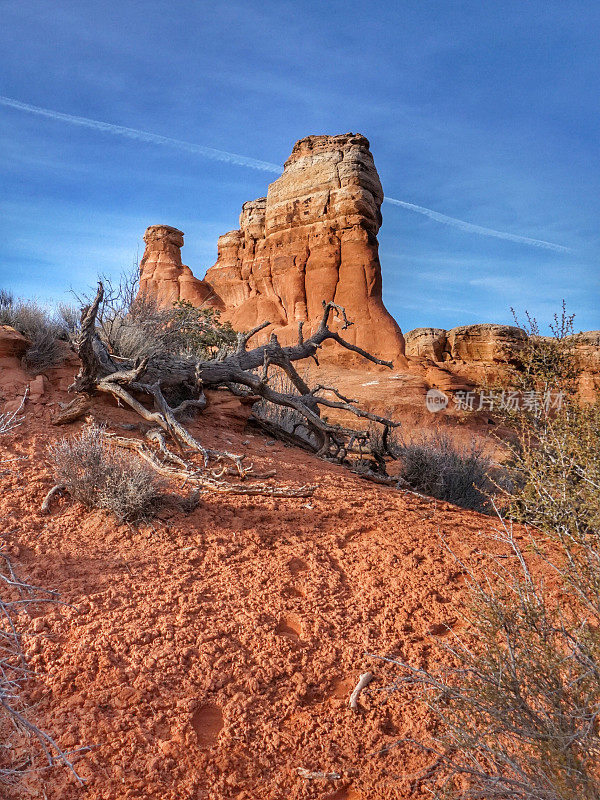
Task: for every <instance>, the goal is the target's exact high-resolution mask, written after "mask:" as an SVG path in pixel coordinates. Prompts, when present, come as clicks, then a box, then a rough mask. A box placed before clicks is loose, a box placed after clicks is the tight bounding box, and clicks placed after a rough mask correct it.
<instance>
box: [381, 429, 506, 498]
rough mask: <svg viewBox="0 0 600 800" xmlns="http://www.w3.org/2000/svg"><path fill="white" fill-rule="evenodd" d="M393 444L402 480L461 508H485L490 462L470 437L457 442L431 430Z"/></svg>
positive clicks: (489, 490) (440, 432)
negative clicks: (465, 441)
mask: <svg viewBox="0 0 600 800" xmlns="http://www.w3.org/2000/svg"><path fill="white" fill-rule="evenodd" d="M396 448H397V451H398V454H399V458H400V463H401V468H400V473H399V476H398V477H399V478H400V479H401V481H402V482H405V483H406V484H408V485H409V486H411V487H412V488H413V489H415V490H417V491H419V492H423V494H427V495H429V496H431V497H435V498H437V499H438V500H446V501H447V502H449V503H454V504H455V505H457V506H461V507H462V508H469V509H473V510H475V511H483V512H484V511H487V510H489V507H490V501H489V493H490V492H491V491H492V489H493V488H494V486H493V483H492V481H491V480H490V478H489V473H490V470H491V467H492V462H491V459H490V458H489V457H488V456H487V455H486V454H485V452H484V450H483V447H482V446H481V445H479V444H478V443H477V442H476V441H475V440H474V439H473V440H472V441H471V442H470V443H469V444H468V445H461V444H459V443H458V442H456V441H455V440H454V439H453V438H452V437H451V436H450V435H449V434H448V433H445V432H443V431H438V430H435V431H433V432H431V433H421V434H420V435H416V436H414V437H413V438H412V439H410V440H408V441H404V440H402V439H400V440H399V441H397V442H396Z"/></svg>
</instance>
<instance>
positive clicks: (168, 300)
mask: <svg viewBox="0 0 600 800" xmlns="http://www.w3.org/2000/svg"><path fill="white" fill-rule="evenodd" d="M144 241H145V242H146V250H145V251H144V255H143V257H142V260H141V262H140V295H145V296H147V297H152V298H154V299H156V301H157V302H158V304H159V305H161V306H171V305H173V303H176V302H177V301H178V300H187V301H189V302H190V303H193V304H194V305H196V306H202V305H205V304H206V303H207V301H209V302H210V305H213V306H218V307H221V304H220V302H219V300H218V298H217V297H215V294H214V292H213V291H212V289H211V287H210V286H209V285H208V284H206V283H205V282H204V281H201V280H199V279H198V278H195V277H194V275H193V274H192V271H191V269H190V268H189V267H186V266H185V264H182V263H181V248H182V247H183V232H182V231H180V230H177V228H171V227H170V226H169V225H151V226H150V227H149V228H147V230H146V233H145V234H144Z"/></svg>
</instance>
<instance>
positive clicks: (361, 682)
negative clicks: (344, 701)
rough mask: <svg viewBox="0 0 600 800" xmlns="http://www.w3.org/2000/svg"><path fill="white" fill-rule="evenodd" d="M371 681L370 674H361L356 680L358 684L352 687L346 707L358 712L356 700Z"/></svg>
mask: <svg viewBox="0 0 600 800" xmlns="http://www.w3.org/2000/svg"><path fill="white" fill-rule="evenodd" d="M372 680H373V673H372V672H363V674H362V675H361V676H360V678H359V679H358V683H357V684H356V686H355V687H354V691H353V692H352V694H351V695H350V700H349V701H348V705H349V706H350V708H351V709H352V710H353V711H358V698H359V697H360V693H361V692H362V690H363V689H365V688H366V687H367V686H368V685H369V684H370V683H371V681H372Z"/></svg>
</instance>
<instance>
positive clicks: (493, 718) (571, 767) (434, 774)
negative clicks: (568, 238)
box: [396, 310, 600, 800]
mask: <svg viewBox="0 0 600 800" xmlns="http://www.w3.org/2000/svg"><path fill="white" fill-rule="evenodd" d="M562 320H563V322H564V320H565V314H564V310H563V316H562ZM534 324H535V322H534ZM570 326H572V319H571V320H570V321H569V324H568V325H567V326H566V328H565V326H564V325H563V326H562V327H561V326H559V327H558V328H557V329H556V330H555V335H554V338H553V340H544V339H541V338H538V339H537V340H535V339H534V340H533V341H532V344H531V347H530V353H529V356H528V357H527V358H528V360H527V368H526V369H525V370H524V371H523V373H522V374H523V375H524V378H525V380H526V385H527V386H528V387H530V388H533V389H536V390H539V389H540V388H544V389H550V390H554V391H558V390H560V391H563V392H564V393H565V398H564V404H563V405H562V406H561V407H560V408H558V409H552V410H549V409H545V408H543V407H542V408H533V409H531V410H530V411H529V412H527V413H522V414H521V415H520V417H519V418H518V421H517V420H515V424H516V425H517V434H518V438H517V442H516V444H515V445H514V447H513V450H512V457H511V459H510V462H509V465H508V468H509V474H510V477H511V481H512V488H513V491H512V493H510V494H507V495H506V497H505V500H506V503H505V508H506V514H507V515H508V516H507V517H504V518H502V517H501V516H499V517H498V524H497V526H496V533H495V535H493V537H492V539H493V544H494V546H495V548H496V549H497V548H498V546H499V547H500V548H501V553H500V554H499V557H498V555H492V554H491V552H489V549H488V547H487V546H486V541H487V540H486V538H485V537H484V536H482V541H481V548H480V551H479V552H480V553H481V555H483V556H484V561H483V563H481V562H480V563H479V564H478V565H477V569H475V568H474V567H473V566H471V565H470V564H468V563H464V562H462V561H459V562H458V566H459V567H460V569H461V570H462V571H463V573H464V574H465V575H466V576H467V578H468V581H469V586H470V594H471V602H470V605H469V607H468V608H467V609H466V611H465V614H464V620H463V623H464V625H463V629H464V630H465V634H464V635H461V634H458V633H453V634H452V636H451V637H450V639H447V640H445V641H443V642H440V645H441V646H442V647H443V648H444V649H445V650H446V652H447V654H448V655H449V656H450V658H451V660H452V662H453V666H452V667H449V668H445V669H441V670H426V669H421V668H420V667H419V666H416V665H411V664H408V663H402V662H400V661H397V662H396V663H397V664H398V666H399V668H400V672H401V676H400V677H399V680H398V684H397V688H398V689H399V690H401V691H404V690H405V687H407V686H412V687H413V688H416V689H417V690H418V691H419V693H420V694H421V697H422V699H423V700H424V702H425V703H427V705H428V706H429V708H430V709H431V710H432V712H433V715H434V718H435V720H436V726H435V730H436V732H435V734H434V736H433V738H432V740H431V741H429V742H421V743H420V745H421V746H422V747H423V748H425V750H426V751H427V752H428V753H429V754H430V756H431V758H432V764H431V766H430V767H429V768H428V769H427V770H425V771H424V772H423V773H422V774H421V776H419V778H418V781H417V783H418V784H419V785H421V786H423V785H427V786H428V787H429V788H430V790H431V791H432V792H433V793H434V795H435V796H437V797H447V798H462V799H464V800H467V798H481V800H484V799H485V800H597V799H598V798H599V797H600V761H599V759H598V754H599V752H600V730H599V719H600V629H599V627H598V620H599V619H600V525H599V523H600V502H599V498H600V494H599V490H600V456H599V453H600V405H599V404H598V403H596V404H593V405H582V404H581V403H580V402H579V401H578V398H577V397H576V395H575V381H574V380H573V378H574V376H576V373H577V365H576V364H575V363H573V361H572V359H573V355H572V351H571V350H570V347H569V341H568V339H567V334H568V333H569V327H570ZM536 329H537V325H536V324H535V327H534V330H536ZM517 522H518V523H522V524H523V525H526V526H531V527H527V528H526V529H525V532H523V531H522V530H517V529H516V528H515V523H517ZM488 544H490V542H488ZM442 546H443V543H442ZM486 550H487V551H488V554H487V555H486ZM548 572H549V573H550V575H551V576H553V580H550V581H547V580H546V581H544V580H543V578H542V577H541V575H542V574H546V575H548Z"/></svg>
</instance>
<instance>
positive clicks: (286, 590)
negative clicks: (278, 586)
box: [281, 583, 304, 598]
mask: <svg viewBox="0 0 600 800" xmlns="http://www.w3.org/2000/svg"><path fill="white" fill-rule="evenodd" d="M281 595H282V597H302V598H303V597H304V594H303V593H302V592H301V591H300V589H296V587H295V586H292V585H291V584H289V583H286V584H285V586H284V587H283V589H282V590H281Z"/></svg>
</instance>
